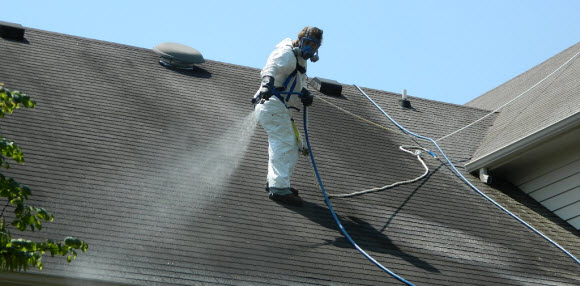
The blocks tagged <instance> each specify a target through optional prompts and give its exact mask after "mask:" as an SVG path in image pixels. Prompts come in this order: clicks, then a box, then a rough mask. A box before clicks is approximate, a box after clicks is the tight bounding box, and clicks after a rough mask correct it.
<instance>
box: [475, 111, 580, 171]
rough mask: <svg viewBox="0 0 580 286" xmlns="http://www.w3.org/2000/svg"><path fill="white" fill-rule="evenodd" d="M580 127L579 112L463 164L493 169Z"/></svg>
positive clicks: (476, 168) (476, 167)
mask: <svg viewBox="0 0 580 286" xmlns="http://www.w3.org/2000/svg"><path fill="white" fill-rule="evenodd" d="M576 127H580V112H577V113H575V114H574V115H572V116H569V117H567V118H565V119H563V120H561V121H558V122H556V123H554V124H552V125H550V126H548V127H546V128H544V129H541V130H540V131H538V132H536V133H533V134H531V135H529V136H527V137H524V138H522V139H520V140H518V141H516V142H513V143H512V144H510V145H507V146H505V147H503V148H501V149H498V150H496V151H494V152H491V153H488V154H486V155H484V156H481V157H479V158H477V159H474V160H472V161H470V162H469V163H467V164H466V165H465V168H466V169H467V171H468V172H473V171H475V170H478V169H481V168H489V169H493V168H496V167H499V166H501V165H503V164H505V163H508V162H509V161H511V160H513V159H515V158H516V157H517V156H518V155H520V154H522V153H524V152H525V151H527V150H529V149H531V148H532V147H535V146H536V145H539V144H540V143H543V142H546V141H548V140H550V139H551V138H554V137H556V136H558V135H560V134H563V133H565V132H567V131H570V130H573V129H574V128H576Z"/></svg>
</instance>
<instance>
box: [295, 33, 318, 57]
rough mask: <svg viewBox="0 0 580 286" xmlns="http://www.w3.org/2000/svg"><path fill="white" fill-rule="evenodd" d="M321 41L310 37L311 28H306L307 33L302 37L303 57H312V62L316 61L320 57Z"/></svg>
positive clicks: (301, 48)
mask: <svg viewBox="0 0 580 286" xmlns="http://www.w3.org/2000/svg"><path fill="white" fill-rule="evenodd" d="M320 44H321V43H320V41H319V40H317V39H315V38H313V37H310V28H309V29H308V30H306V35H304V37H302V38H301V39H300V44H299V45H298V48H300V55H301V56H302V58H303V59H305V60H307V59H310V61H311V62H316V61H318V60H319V59H320V58H319V57H318V48H320Z"/></svg>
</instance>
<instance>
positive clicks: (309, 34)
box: [252, 27, 322, 205]
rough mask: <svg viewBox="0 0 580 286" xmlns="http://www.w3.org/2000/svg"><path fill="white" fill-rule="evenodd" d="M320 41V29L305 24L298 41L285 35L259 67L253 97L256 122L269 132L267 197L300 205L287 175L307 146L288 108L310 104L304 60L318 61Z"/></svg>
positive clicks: (296, 193) (290, 174) (298, 197)
mask: <svg viewBox="0 0 580 286" xmlns="http://www.w3.org/2000/svg"><path fill="white" fill-rule="evenodd" d="M321 42H322V30H321V29H319V28H316V27H305V28H304V29H303V30H302V31H300V33H298V39H297V40H294V41H293V40H292V39H290V38H287V39H284V40H283V41H282V42H280V43H279V44H278V45H276V49H275V50H274V51H273V52H272V53H271V54H270V56H269V57H268V61H267V62H266V66H265V67H264V68H263V69H262V72H261V76H262V82H261V85H260V89H259V90H258V92H257V93H256V95H255V97H254V98H253V99H252V102H253V103H254V104H256V106H255V108H256V110H257V112H258V121H259V122H260V125H262V127H263V128H264V130H265V131H266V133H267V134H268V143H269V148H268V154H269V160H268V176H267V185H266V190H267V191H268V192H269V198H270V199H272V200H274V201H277V202H280V203H285V204H290V205H301V204H302V199H301V198H300V196H299V195H298V191H297V190H296V189H294V188H292V187H291V184H290V177H291V176H292V172H293V170H294V166H295V165H296V162H297V160H298V154H299V151H303V152H305V151H306V150H307V148H306V147H305V146H303V144H301V143H300V141H301V140H300V138H299V136H300V135H299V134H298V131H297V129H296V126H295V125H294V123H293V121H292V114H291V109H293V108H294V109H298V108H299V107H301V105H305V106H309V105H311V104H312V100H313V97H312V95H311V94H310V92H309V91H308V90H307V89H306V84H307V83H306V61H307V60H308V59H310V61H312V62H315V61H317V60H318V48H319V47H320V44H321ZM297 139H298V140H297ZM305 149H306V150H305Z"/></svg>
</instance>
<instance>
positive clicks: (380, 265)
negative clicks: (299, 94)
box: [303, 106, 414, 286]
mask: <svg viewBox="0 0 580 286" xmlns="http://www.w3.org/2000/svg"><path fill="white" fill-rule="evenodd" d="M303 119H304V120H303V121H304V137H305V139H306V144H307V146H308V151H309V152H310V160H311V161H312V168H313V169H314V174H315V175H316V179H317V180H318V184H319V185H320V189H321V190H322V195H323V196H324V201H325V202H326V205H327V206H328V209H329V210H330V213H331V214H332V217H333V218H334V220H335V221H336V223H337V224H338V228H339V229H340V232H342V234H343V235H344V237H346V239H348V241H349V242H350V243H351V244H352V245H353V246H354V248H356V250H358V251H359V252H360V253H362V255H364V256H365V257H366V258H367V259H368V260H370V261H371V262H372V263H374V264H375V265H376V266H378V267H379V268H380V269H382V270H383V271H385V272H387V273H388V274H390V275H391V276H393V277H395V278H396V279H397V280H399V281H401V282H403V283H405V284H406V285H413V284H412V283H411V282H409V281H407V280H405V279H403V277H401V276H399V275H397V274H395V273H394V272H393V271H391V270H389V269H388V268H386V267H385V266H383V265H382V264H380V263H379V262H377V261H376V260H375V259H374V258H373V257H372V256H370V255H369V254H367V253H366V252H365V251H364V250H363V249H362V248H360V246H358V245H357V244H356V242H354V240H352V238H351V237H350V235H348V232H346V229H344V226H342V223H340V220H339V219H338V216H337V215H336V213H335V212H334V209H333V208H332V204H331V203H330V200H329V199H328V195H327V194H326V190H325V189H324V185H323V184H322V180H321V179H320V175H319V174H318V169H317V168H316V162H315V161H314V155H313V153H312V148H310V140H308V124H307V121H308V115H307V111H306V106H304V113H303ZM413 286H414V285H413Z"/></svg>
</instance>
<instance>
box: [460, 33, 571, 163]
mask: <svg viewBox="0 0 580 286" xmlns="http://www.w3.org/2000/svg"><path fill="white" fill-rule="evenodd" d="M579 52H580V43H577V44H576V45H574V46H572V47H570V48H568V49H566V50H565V51H563V52H561V53H559V54H557V55H555V56H553V57H552V58H550V59H548V60H546V61H545V62H543V63H541V64H539V65H537V66H535V67H534V68H532V69H530V70H529V71H527V72H525V73H523V74H521V75H519V76H517V77H515V78H514V79H512V80H510V81H508V82H507V83H505V84H502V85H501V86H499V87H497V88H495V89H493V90H491V91H489V92H487V93H485V94H483V95H481V96H479V97H477V98H475V99H473V100H472V101H470V102H468V103H466V104H465V105H466V106H471V107H476V108H483V109H489V110H495V109H497V108H499V107H501V106H502V105H504V104H506V103H507V102H509V101H510V100H512V99H514V98H516V97H517V96H519V95H521V94H523V95H522V96H521V97H519V98H518V99H516V100H515V101H513V102H512V103H510V104H508V105H507V106H506V107H504V108H502V109H501V110H499V112H498V113H499V115H498V116H497V119H496V120H495V121H494V123H493V125H492V126H491V127H490V129H489V131H488V133H487V136H486V137H485V138H484V140H483V141H482V143H481V146H480V148H478V150H477V151H476V152H475V154H474V160H477V159H479V158H481V157H484V156H486V155H488V154H490V153H493V152H495V151H497V150H499V149H501V148H504V147H506V146H508V145H510V144H513V143H514V142H517V141H518V140H521V139H523V138H525V137H527V136H530V135H532V134H534V133H536V132H538V131H540V130H542V129H544V128H547V127H549V126H551V125H553V124H555V123H558V122H560V121H562V120H564V119H566V118H570V117H572V116H577V115H578V113H579V112H580V80H578V79H579V78H580V57H579V56H576V57H575V58H573V57H574V56H575V55H577V54H578V53H579ZM572 58H573V59H572ZM570 59H572V60H571V61H570V62H569V63H567V64H566V65H565V66H562V65H564V64H565V63H566V62H567V61H569V60H570ZM561 66H562V68H561V69H560V70H558V71H556V70H557V69H558V68H559V67H561ZM554 71H556V72H554ZM553 72H554V73H553ZM552 73H553V74H552ZM550 74H552V75H550ZM548 76H549V77H548ZM546 77H548V78H546ZM544 79H545V80H544ZM542 80H544V81H542ZM537 83H539V84H538V85H537V86H535V87H534V85H536V84H537ZM532 87H533V88H532ZM530 88H532V89H530ZM528 90H529V91H528ZM526 91H527V92H526Z"/></svg>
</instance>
